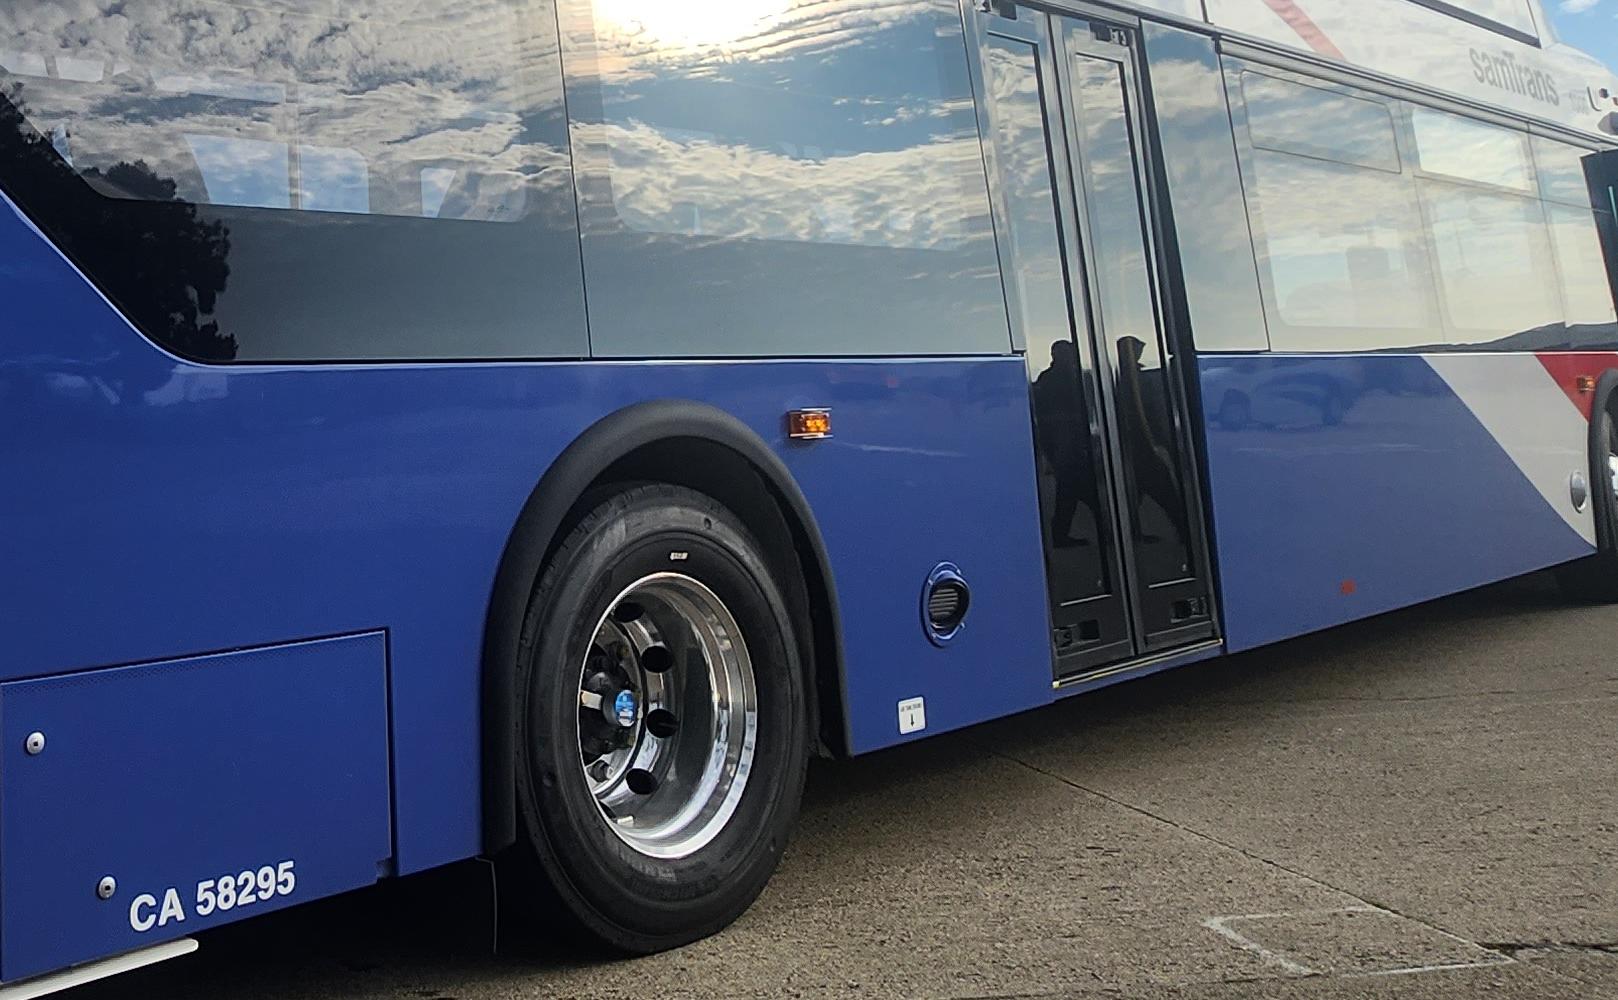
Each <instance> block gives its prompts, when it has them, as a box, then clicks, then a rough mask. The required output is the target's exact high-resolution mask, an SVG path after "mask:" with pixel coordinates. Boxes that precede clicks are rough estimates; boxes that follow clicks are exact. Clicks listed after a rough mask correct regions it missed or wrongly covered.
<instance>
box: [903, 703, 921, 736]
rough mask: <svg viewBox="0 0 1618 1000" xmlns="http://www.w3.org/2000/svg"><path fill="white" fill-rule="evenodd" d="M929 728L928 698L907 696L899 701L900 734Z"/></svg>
mask: <svg viewBox="0 0 1618 1000" xmlns="http://www.w3.org/2000/svg"><path fill="white" fill-rule="evenodd" d="M926 728H927V699H925V698H906V699H905V700H904V701H901V702H900V703H899V735H900V736H905V735H908V734H909V733H919V732H921V731H922V730H923V729H926Z"/></svg>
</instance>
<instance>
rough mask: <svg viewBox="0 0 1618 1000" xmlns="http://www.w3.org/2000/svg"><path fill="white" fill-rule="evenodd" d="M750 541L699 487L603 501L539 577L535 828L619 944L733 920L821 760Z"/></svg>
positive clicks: (788, 632) (659, 939)
mask: <svg viewBox="0 0 1618 1000" xmlns="http://www.w3.org/2000/svg"><path fill="white" fill-rule="evenodd" d="M798 649H799V647H798V645H797V642H796V637H795V635H794V632H793V625H792V621H791V619H790V617H789V615H788V613H787V603H786V601H785V599H784V597H783V591H782V587H781V586H780V585H779V584H778V582H777V581H776V579H775V578H774V576H773V575H772V573H771V571H770V568H769V565H768V563H767V561H766V559H765V556H764V554H763V553H762V552H761V551H760V548H759V546H758V543H757V542H756V541H755V540H754V539H753V536H752V534H751V533H750V532H749V531H748V530H747V529H746V527H745V526H744V525H743V524H742V523H741V522H740V521H739V520H738V519H737V518H736V517H735V515H733V514H732V513H731V512H730V511H728V510H727V509H725V508H724V507H723V506H721V505H720V504H718V503H717V502H716V501H714V500H712V499H711V498H709V497H706V496H704V495H702V494H699V493H696V492H694V491H691V490H687V489H683V488H678V487H672V486H641V487H635V488H632V489H629V490H626V491H624V492H622V493H619V494H617V495H614V496H611V497H610V498H607V499H605V500H603V501H602V502H601V503H600V504H599V505H598V506H596V507H595V508H594V509H593V510H591V511H590V512H589V513H588V514H587V515H586V516H585V517H584V518H583V519H581V520H580V521H579V522H578V524H577V525H576V526H575V527H574V528H573V530H572V531H571V532H570V533H569V534H568V536H567V538H566V539H565V540H564V541H563V543H562V545H561V546H560V547H559V548H558V550H557V551H556V553H555V555H554V557H553V558H552V560H551V562H550V563H549V565H548V567H547V569H546V570H545V572H544V574H543V575H542V577H541V579H540V582H539V585H538V587H536V589H535V592H534V595H533V600H532V602H531V604H530V607H529V609H528V616H527V619H526V620H525V624H524V630H523V638H522V643H521V645H520V647H519V657H520V659H519V661H518V670H519V677H520V680H521V683H520V685H519V691H520V692H521V694H522V697H523V700H524V703H523V705H522V706H521V708H522V711H521V712H520V717H521V721H520V726H521V728H520V730H519V747H518V753H519V760H518V766H517V780H518V788H517V792H518V802H519V806H520V809H521V816H522V821H523V822H522V825H523V832H524V834H525V836H524V838H523V840H524V841H525V845H524V846H526V847H527V849H528V854H529V857H530V859H531V860H532V861H534V862H537V866H536V867H537V868H538V870H539V872H540V874H541V875H542V877H543V879H544V881H545V882H546V883H548V886H549V888H550V889H552V890H553V892H554V896H555V897H557V898H559V901H560V902H561V903H562V904H563V905H564V906H565V907H566V908H567V909H568V910H569V911H571V913H572V915H573V916H574V917H575V918H577V920H578V923H579V924H580V926H582V927H583V928H584V929H585V930H586V931H588V932H589V934H590V935H592V936H593V937H595V938H596V939H598V940H600V941H601V942H603V943H605V944H607V945H608V946H610V947H611V948H613V949H616V950H619V951H624V952H630V953H649V952H654V951H660V950H663V949H665V948H671V947H675V946H678V945H681V944H685V943H687V942H690V941H693V940H696V939H698V938H701V937H705V936H707V935H709V934H712V933H714V932H715V931H718V930H719V929H721V928H723V927H724V926H726V925H727V924H729V923H730V922H731V921H733V920H734V919H736V917H738V916H740V915H741V914H742V913H743V912H744V911H745V910H746V909H747V907H748V906H749V905H751V904H752V902H753V900H754V899H755V898H756V897H757V896H758V894H759V892H760V891H761V890H762V889H763V887H764V884H765V882H766V881H768V879H769V877H770V875H771V874H772V873H773V872H774V870H775V867H776V865H777V863H778V862H779V860H780V857H781V854H782V851H783V850H784V849H785V847H786V843H787V839H788V835H789V833H790V831H791V829H792V826H793V824H794V823H795V821H796V818H797V813H798V807H799V802H800V799H801V797H802V792H803V784H804V774H805V768H806V767H807V762H808V732H807V730H808V725H807V711H806V691H805V685H804V680H803V678H804V670H803V665H802V663H801V662H800V654H799V651H798Z"/></svg>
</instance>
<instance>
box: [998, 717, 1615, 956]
mask: <svg viewBox="0 0 1618 1000" xmlns="http://www.w3.org/2000/svg"><path fill="white" fill-rule="evenodd" d="M984 749H985V750H986V751H987V752H988V753H989V754H990V755H991V756H994V757H999V758H1000V759H1002V760H1005V761H1009V762H1011V763H1013V764H1016V765H1018V766H1020V767H1025V768H1027V769H1028V770H1030V771H1033V772H1034V773H1036V774H1040V775H1043V776H1045V777H1047V778H1051V779H1053V780H1055V781H1059V782H1061V783H1062V784H1064V785H1067V786H1068V787H1069V788H1072V789H1074V790H1075V791H1079V792H1083V793H1085V794H1087V795H1092V796H1095V797H1096V798H1098V799H1101V800H1103V801H1105V802H1110V803H1112V804H1113V805H1116V806H1119V807H1121V808H1124V809H1127V810H1129V811H1130V812H1133V813H1136V814H1138V815H1140V816H1144V817H1146V818H1147V819H1150V820H1152V821H1153V822H1156V823H1160V824H1162V825H1164V826H1168V827H1171V828H1173V829H1175V830H1178V831H1180V832H1181V833H1184V834H1187V835H1188V836H1191V837H1195V838H1197V839H1199V840H1203V841H1206V842H1207V843H1210V844H1213V845H1215V846H1217V847H1220V848H1223V849H1224V850H1227V851H1231V852H1234V853H1236V854H1239V855H1241V856H1242V857H1244V858H1246V859H1248V860H1249V861H1254V862H1256V863H1258V864H1261V865H1265V866H1267V867H1270V868H1273V869H1275V870H1277V871H1281V872H1285V873H1286V874H1288V875H1291V876H1293V877H1295V878H1300V879H1303V880H1304V881H1306V882H1309V883H1311V884H1313V885H1316V886H1319V887H1320V888H1323V889H1326V890H1328V891H1330V892H1334V893H1337V894H1339V895H1342V896H1347V897H1348V898H1350V899H1355V900H1358V901H1359V902H1361V903H1363V904H1365V905H1366V906H1369V907H1374V908H1375V909H1378V910H1381V911H1383V912H1384V913H1389V914H1392V915H1393V916H1395V917H1399V918H1400V919H1403V920H1408V921H1410V922H1411V923H1413V924H1417V925H1419V926H1421V927H1425V928H1427V929H1428V930H1431V931H1434V932H1436V933H1438V934H1442V935H1444V936H1446V937H1449V938H1452V939H1454V940H1456V941H1461V942H1464V943H1467V944H1471V945H1473V946H1474V947H1477V948H1481V949H1484V950H1489V951H1494V952H1496V953H1497V954H1500V955H1502V956H1503V957H1504V958H1505V959H1506V961H1508V962H1515V961H1516V959H1515V958H1514V957H1513V956H1512V954H1511V953H1510V952H1509V951H1507V950H1506V948H1505V947H1504V946H1499V945H1493V944H1484V943H1482V942H1479V941H1473V940H1472V939H1471V938H1468V937H1465V936H1463V935H1460V934H1456V933H1455V932H1453V931H1451V930H1448V929H1447V928H1444V927H1441V926H1439V925H1438V924H1435V923H1433V922H1432V921H1430V920H1424V919H1422V918H1421V917H1415V916H1411V915H1410V914H1408V913H1405V912H1403V911H1401V910H1399V909H1397V908H1396V907H1393V906H1389V905H1388V904H1386V903H1382V902H1379V901H1377V900H1375V899H1372V898H1370V897H1368V896H1365V895H1363V894H1362V893H1358V892H1354V891H1353V890H1350V889H1345V888H1343V887H1342V886H1338V885H1333V884H1332V883H1330V882H1328V881H1326V880H1325V879H1323V878H1320V877H1319V876H1316V875H1313V874H1311V873H1309V872H1306V871H1303V870H1301V869H1298V868H1294V867H1292V866H1290V865H1286V864H1283V863H1281V862H1279V861H1276V860H1274V859H1273V858H1267V857H1264V856H1263V855H1261V854H1255V853H1254V852H1252V851H1250V850H1248V849H1247V848H1245V847H1242V846H1241V845H1240V844H1234V843H1231V842H1230V841H1227V840H1223V839H1221V838H1219V837H1216V836H1214V835H1213V834H1211V833H1208V832H1206V831H1204V830H1199V829H1197V828H1195V827H1191V826H1187V825H1186V824H1184V823H1181V822H1178V821H1177V820H1174V819H1171V818H1169V817H1167V816H1164V815H1161V814H1160V813H1156V812H1153V811H1152V810H1150V809H1147V808H1146V807H1144V806H1139V805H1136V804H1135V803H1133V802H1128V801H1125V800H1124V799H1120V798H1118V797H1117V796H1114V795H1109V794H1108V793H1106V792H1103V791H1101V790H1099V789H1095V788H1091V787H1089V786H1088V785H1084V784H1081V783H1079V782H1077V781H1074V780H1073V779H1071V778H1069V777H1067V776H1065V775H1062V774H1058V773H1056V772H1055V771H1051V770H1049V769H1047V768H1043V767H1040V766H1039V765H1037V764H1033V763H1030V762H1029V761H1026V760H1022V759H1020V758H1018V757H1015V756H1013V755H1011V754H1008V753H1006V752H1005V751H1003V750H1000V749H997V748H994V747H989V746H985V747H984ZM1530 947H1533V946H1531V945H1530V946H1527V947H1525V948H1523V949H1520V950H1527V948H1530ZM1593 948H1594V950H1597V951H1599V952H1601V953H1603V954H1613V955H1618V942H1613V943H1607V942H1601V943H1598V944H1596V945H1594V946H1593ZM1535 968H1537V970H1538V971H1540V972H1544V973H1548V974H1550V975H1553V976H1556V977H1558V978H1564V979H1566V978H1572V977H1569V976H1567V975H1565V974H1564V973H1562V972H1560V971H1558V970H1556V969H1548V968H1543V967H1535Z"/></svg>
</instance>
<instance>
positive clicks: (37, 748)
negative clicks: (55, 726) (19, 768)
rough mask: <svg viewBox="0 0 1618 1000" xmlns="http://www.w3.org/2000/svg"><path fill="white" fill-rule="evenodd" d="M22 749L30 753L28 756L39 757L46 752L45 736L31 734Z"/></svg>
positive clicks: (36, 733)
mask: <svg viewBox="0 0 1618 1000" xmlns="http://www.w3.org/2000/svg"><path fill="white" fill-rule="evenodd" d="M22 748H23V749H24V750H26V751H28V756H30V757H38V756H39V755H40V754H42V753H44V752H45V734H44V733H41V732H32V733H29V734H28V738H27V739H25V740H23V741H22Z"/></svg>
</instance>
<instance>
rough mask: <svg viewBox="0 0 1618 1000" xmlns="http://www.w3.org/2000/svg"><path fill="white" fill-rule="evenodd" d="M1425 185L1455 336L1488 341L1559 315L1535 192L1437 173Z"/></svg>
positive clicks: (1466, 340) (1540, 326)
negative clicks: (1455, 180)
mask: <svg viewBox="0 0 1618 1000" xmlns="http://www.w3.org/2000/svg"><path fill="white" fill-rule="evenodd" d="M1421 191H1422V201H1423V203H1424V207H1425V209H1426V213H1427V226H1428V230H1429V232H1430V233H1431V234H1432V242H1433V250H1434V254H1435V257H1436V260H1437V264H1438V277H1439V289H1440V291H1441V292H1442V295H1443V301H1444V315H1445V318H1446V320H1447V325H1448V328H1449V329H1450V330H1451V331H1453V334H1454V337H1453V339H1455V340H1456V341H1458V342H1461V343H1473V342H1477V343H1488V342H1490V341H1495V340H1500V339H1503V338H1505V337H1509V336H1512V335H1514V334H1520V333H1524V332H1526V331H1530V330H1537V329H1543V328H1546V327H1551V326H1554V325H1556V324H1559V323H1561V322H1562V320H1563V318H1564V314H1563V309H1562V303H1561V299H1560V296H1559V295H1558V292H1557V284H1558V283H1557V276H1556V271H1555V266H1554V264H1553V263H1552V261H1551V248H1550V238H1549V233H1548V231H1547V229H1546V227H1545V213H1544V210H1543V208H1542V206H1541V205H1540V203H1539V201H1538V200H1537V199H1533V198H1520V197H1515V196H1512V195H1501V194H1495V193H1492V192H1488V191H1479V190H1474V189H1470V188H1466V187H1462V186H1459V185H1453V184H1444V183H1440V182H1433V181H1424V182H1423V183H1422V186H1421Z"/></svg>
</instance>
